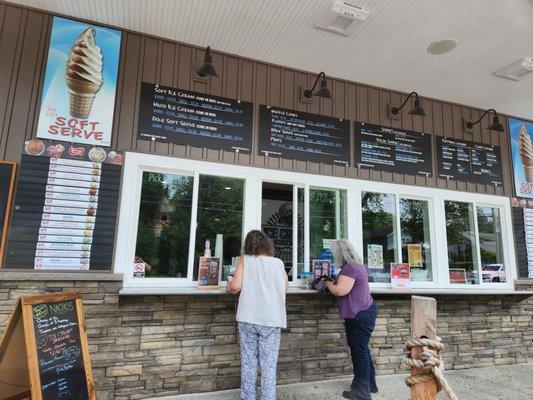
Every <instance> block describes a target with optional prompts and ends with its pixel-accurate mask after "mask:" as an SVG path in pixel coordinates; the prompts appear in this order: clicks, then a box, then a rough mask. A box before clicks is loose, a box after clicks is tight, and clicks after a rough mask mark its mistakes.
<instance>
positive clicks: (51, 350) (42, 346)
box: [32, 300, 89, 400]
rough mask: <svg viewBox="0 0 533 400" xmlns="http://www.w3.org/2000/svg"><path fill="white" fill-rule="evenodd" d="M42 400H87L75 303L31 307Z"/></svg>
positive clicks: (65, 302) (67, 302)
mask: <svg viewBox="0 0 533 400" xmlns="http://www.w3.org/2000/svg"><path fill="white" fill-rule="evenodd" d="M32 316H33V326H34V331H35V344H36V347H37V361H38V364H39V375H40V377H41V393H42V398H43V400H56V399H72V400H74V399H76V400H85V399H88V398H89V395H88V391H87V378H86V375H85V366H84V363H83V352H82V345H81V339H80V326H79V322H78V314H77V310H76V300H65V301H59V302H53V303H41V304H34V305H33V306H32Z"/></svg>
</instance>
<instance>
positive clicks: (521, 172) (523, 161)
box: [509, 118, 533, 199]
mask: <svg viewBox="0 0 533 400" xmlns="http://www.w3.org/2000/svg"><path fill="white" fill-rule="evenodd" d="M509 134H510V135H511V151H512V155H513V171H514V187H515V194H516V196H518V197H525V198H529V199H533V145H532V143H531V140H532V139H531V137H532V135H533V122H528V121H522V120H519V119H515V118H509Z"/></svg>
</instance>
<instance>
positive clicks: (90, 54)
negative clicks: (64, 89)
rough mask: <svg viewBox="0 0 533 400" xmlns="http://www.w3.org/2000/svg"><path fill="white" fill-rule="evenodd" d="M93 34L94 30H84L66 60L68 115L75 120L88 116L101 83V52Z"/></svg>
mask: <svg viewBox="0 0 533 400" xmlns="http://www.w3.org/2000/svg"><path fill="white" fill-rule="evenodd" d="M95 34H96V31H95V30H94V28H87V29H86V30H84V31H83V32H82V33H81V35H80V36H78V38H77V39H76V43H75V45H74V46H73V47H72V48H71V49H70V54H69V56H68V60H67V71H66V80H67V86H68V92H69V106H70V115H72V116H73V117H76V118H83V119H86V118H87V117H88V116H89V113H90V112H91V107H92V105H93V100H94V97H95V96H96V93H97V92H98V91H99V90H100V87H101V86H102V82H103V76H102V65H103V63H102V58H103V57H102V50H101V49H100V47H98V46H97V45H96V43H95V41H94V35H95Z"/></svg>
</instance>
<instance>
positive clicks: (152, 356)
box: [0, 278, 533, 400]
mask: <svg viewBox="0 0 533 400" xmlns="http://www.w3.org/2000/svg"><path fill="white" fill-rule="evenodd" d="M0 279H1V280H0V299H1V302H0V328H1V330H3V329H4V328H5V325H6V323H7V318H8V317H9V313H10V312H11V310H12V308H13V306H14V305H15V302H16V299H17V298H18V297H19V296H21V295H30V294H41V293H49V292H56V291H62V290H65V291H71V290H75V291H79V292H81V293H82V296H83V303H84V311H85V317H86V323H87V331H88V336H89V345H90V350H91V359H92V363H93V373H94V376H95V382H96V387H97V391H98V399H99V400H108V399H109V400H111V399H116V400H125V399H142V398H147V397H150V396H156V395H161V396H162V395H170V394H178V393H193V392H201V391H213V390H223V389H229V388H236V387H238V386H239V379H240V378H239V351H238V343H237V340H236V335H235V324H234V318H235V317H234V311H235V299H234V297H233V296H231V295H224V296H119V295H118V291H119V289H120V287H121V285H122V282H121V281H112V280H111V281H42V280H32V281H30V280H6V279H5V278H0ZM376 298H377V302H378V307H379V317H378V320H377V326H376V330H375V333H374V335H373V340H372V347H373V355H374V356H375V360H376V367H377V371H378V373H381V374H385V373H397V372H400V371H402V368H401V366H400V360H401V357H402V347H403V343H404V342H405V340H406V339H407V338H408V336H409V333H410V320H409V319H410V299H409V296H405V295H402V296H398V295H388V296H385V295H382V296H376ZM437 304H438V326H437V329H438V334H439V335H440V336H441V337H442V339H443V341H444V343H445V344H446V348H445V351H444V360H445V363H446V368H448V369H452V368H453V369H460V368H471V367H482V366H490V365H501V364H514V363H526V362H528V357H529V358H530V359H531V357H533V319H532V318H533V297H528V296H511V295H506V296H504V295H498V296H488V295H478V296H437ZM287 311H288V321H289V323H288V325H289V327H288V329H287V330H286V331H285V332H284V333H283V336H282V344H281V352H280V358H279V367H278V369H279V382H280V383H289V382H301V381H311V380H317V379H327V378H333V377H339V376H342V375H347V374H350V372H351V365H350V359H349V356H348V349H347V347H346V344H345V335H344V333H343V325H342V322H341V321H340V320H339V318H338V310H337V307H336V302H335V299H333V298H331V297H330V296H325V295H319V294H308V295H289V297H288V301H287Z"/></svg>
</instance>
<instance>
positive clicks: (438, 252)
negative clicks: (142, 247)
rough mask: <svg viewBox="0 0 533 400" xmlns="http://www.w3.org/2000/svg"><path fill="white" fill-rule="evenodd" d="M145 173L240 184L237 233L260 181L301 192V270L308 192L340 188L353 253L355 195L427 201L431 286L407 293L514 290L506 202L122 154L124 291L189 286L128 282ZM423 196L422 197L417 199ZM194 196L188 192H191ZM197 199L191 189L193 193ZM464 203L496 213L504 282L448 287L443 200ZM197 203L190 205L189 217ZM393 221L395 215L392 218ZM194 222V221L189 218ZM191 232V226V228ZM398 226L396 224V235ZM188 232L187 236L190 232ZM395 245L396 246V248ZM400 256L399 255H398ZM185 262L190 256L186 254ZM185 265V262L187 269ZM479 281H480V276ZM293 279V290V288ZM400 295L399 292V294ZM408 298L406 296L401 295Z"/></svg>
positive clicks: (118, 265) (248, 218)
mask: <svg viewBox="0 0 533 400" xmlns="http://www.w3.org/2000/svg"><path fill="white" fill-rule="evenodd" d="M145 170H149V171H154V172H166V173H181V174H186V175H192V176H195V177H196V179H195V184H196V185H197V182H198V178H197V177H198V176H199V175H200V174H206V175H218V176H224V177H232V178H238V179H244V180H245V199H244V217H243V232H247V231H249V230H251V229H260V228H261V211H260V210H261V207H260V206H261V182H262V181H269V182H280V183H285V184H292V185H295V186H299V187H303V188H304V192H305V198H304V219H305V220H304V226H305V229H304V244H305V247H304V262H305V270H309V230H308V226H309V225H308V224H309V188H310V187H323V188H331V189H344V190H346V191H347V213H348V216H347V236H348V237H347V239H348V240H350V241H351V242H352V243H354V245H355V247H356V249H357V250H359V251H360V253H361V254H363V252H362V250H363V249H362V221H361V211H362V210H361V192H363V191H369V192H377V193H390V194H394V195H395V196H396V198H397V199H399V198H402V197H405V198H410V199H420V200H426V201H428V205H429V214H430V215H429V223H430V235H431V237H430V239H431V248H432V268H433V281H432V282H416V281H413V282H412V286H413V289H415V290H418V289H425V288H427V289H428V291H431V290H435V293H437V292H442V291H443V290H444V291H446V290H448V289H449V290H452V289H458V290H460V289H464V290H465V291H468V292H469V293H471V292H481V293H483V292H488V291H490V292H498V291H501V292H503V291H507V292H508V291H509V290H510V289H512V288H514V286H513V285H514V280H515V279H516V277H517V271H516V261H515V253H514V243H513V233H512V225H511V221H512V218H511V207H510V201H509V199H508V198H507V197H502V196H494V195H487V194H477V193H467V192H455V191H450V190H444V189H437V188H428V187H423V188H422V187H420V186H410V185H400V184H395V183H384V182H375V181H366V180H358V179H351V178H342V177H332V176H324V175H315V174H308V173H302V172H291V171H284V170H272V169H265V168H259V167H250V166H242V165H234V164H221V163H215V162H210V161H200V160H191V159H181V158H175V157H168V156H161V155H154V154H143V153H135V152H129V151H128V152H126V153H125V162H124V167H123V178H122V188H121V193H122V195H121V199H120V211H119V223H118V230H117V240H116V245H115V254H114V263H113V267H114V268H113V270H114V272H116V273H124V288H126V289H127V288H131V289H136V290H137V291H139V290H141V291H142V288H143V287H145V288H146V289H147V291H149V292H150V293H154V292H157V288H160V289H161V292H162V293H164V292H165V291H168V289H169V288H171V287H176V286H177V287H191V286H193V285H194V282H193V281H192V270H188V276H187V278H144V279H142V278H137V279H135V278H133V276H132V275H133V260H134V255H135V243H136V234H137V225H138V215H139V205H140V194H141V184H142V173H143V171H145ZM421 192H423V195H421ZM193 195H194V193H193ZM196 196H197V189H196ZM445 200H450V201H461V202H470V203H473V204H474V207H476V206H478V205H485V206H490V207H497V208H499V209H500V220H501V229H502V246H503V252H504V254H503V255H504V263H505V267H506V282H504V283H483V282H480V284H478V285H464V284H450V283H449V274H448V255H447V247H446V227H445V224H444V201H445ZM196 207H197V202H195V203H194V204H193V212H195V210H196ZM398 218H399V216H398ZM191 219H192V221H195V219H196V218H191ZM192 228H195V225H194V226H193V225H192V224H191V229H192ZM399 229H400V226H399V225H398V230H399ZM191 232H193V231H192V230H191ZM398 245H400V243H398ZM398 251H400V250H398ZM189 257H191V253H190V254H189ZM190 268H191V261H190V259H189V269H190ZM480 279H481V280H482V278H481V277H480ZM298 284H299V282H298V280H294V282H293V285H294V286H296V285H298ZM370 285H371V288H374V289H377V290H379V291H380V292H383V291H385V292H388V291H390V292H395V293H397V292H398V290H394V289H392V288H391V287H390V284H388V283H371V284H370ZM404 291H405V290H404ZM405 292H407V293H408V291H405Z"/></svg>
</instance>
